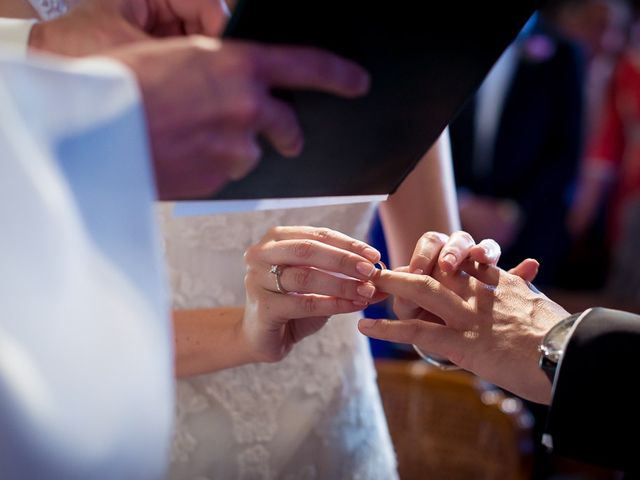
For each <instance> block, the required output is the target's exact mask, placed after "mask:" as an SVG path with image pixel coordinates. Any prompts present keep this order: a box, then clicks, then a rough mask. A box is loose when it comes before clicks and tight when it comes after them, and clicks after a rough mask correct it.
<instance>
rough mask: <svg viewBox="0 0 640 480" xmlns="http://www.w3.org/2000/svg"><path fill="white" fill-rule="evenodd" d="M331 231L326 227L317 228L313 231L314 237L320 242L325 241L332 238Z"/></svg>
mask: <svg viewBox="0 0 640 480" xmlns="http://www.w3.org/2000/svg"><path fill="white" fill-rule="evenodd" d="M332 233H333V232H332V231H331V230H330V229H328V228H318V229H317V230H315V231H314V235H313V236H314V237H315V238H316V239H317V240H318V241H320V242H326V241H327V240H330V239H331V238H332V236H333V235H332Z"/></svg>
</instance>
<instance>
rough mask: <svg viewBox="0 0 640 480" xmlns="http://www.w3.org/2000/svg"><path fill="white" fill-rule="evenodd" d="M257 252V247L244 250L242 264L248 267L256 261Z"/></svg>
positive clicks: (253, 246)
mask: <svg viewBox="0 0 640 480" xmlns="http://www.w3.org/2000/svg"><path fill="white" fill-rule="evenodd" d="M258 250H259V248H258V246H257V245H251V246H250V247H249V248H247V249H246V250H245V252H244V263H245V264H246V265H250V264H252V263H254V262H255V261H256V259H257V258H258Z"/></svg>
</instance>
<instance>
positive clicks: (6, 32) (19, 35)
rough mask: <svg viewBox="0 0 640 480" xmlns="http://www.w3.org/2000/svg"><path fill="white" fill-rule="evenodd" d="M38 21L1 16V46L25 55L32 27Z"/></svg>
mask: <svg viewBox="0 0 640 480" xmlns="http://www.w3.org/2000/svg"><path fill="white" fill-rule="evenodd" d="M36 22H37V20H33V19H30V20H23V19H16V18H0V46H2V47H3V48H7V49H12V50H13V51H14V52H16V53H18V54H20V55H22V56H25V55H26V54H27V50H28V48H29V35H30V34H31V28H32V27H33V25H34V24H35V23H36Z"/></svg>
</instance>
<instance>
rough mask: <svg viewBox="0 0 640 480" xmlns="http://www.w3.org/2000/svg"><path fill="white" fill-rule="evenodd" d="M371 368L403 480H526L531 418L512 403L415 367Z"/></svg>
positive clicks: (454, 376)
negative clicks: (376, 376)
mask: <svg viewBox="0 0 640 480" xmlns="http://www.w3.org/2000/svg"><path fill="white" fill-rule="evenodd" d="M376 368H377V370H378V384H379V386H380V392H381V396H382V401H383V404H384V409H385V413H386V416H387V421H388V423H389V429H390V432H391V437H392V439H393V442H394V446H395V449H396V454H397V456H398V463H399V471H400V477H401V478H402V479H403V480H412V479H438V480H522V479H526V478H529V472H530V471H531V464H530V462H531V456H530V455H531V451H532V440H531V431H530V427H531V422H532V419H531V417H530V415H529V414H528V413H527V412H526V411H525V410H524V409H523V407H522V404H521V402H520V401H519V400H516V399H514V398H509V397H507V396H505V395H504V394H503V393H502V392H500V391H497V390H495V389H493V388H491V387H490V386H488V385H487V384H484V383H482V382H481V381H480V380H478V379H477V378H476V377H474V376H473V375H470V374H468V373H465V372H442V371H440V370H437V369H435V368H433V367H430V366H428V365H426V364H425V363H424V362H421V361H415V362H414V361H377V362H376Z"/></svg>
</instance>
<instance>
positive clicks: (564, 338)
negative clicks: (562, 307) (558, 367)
mask: <svg viewBox="0 0 640 480" xmlns="http://www.w3.org/2000/svg"><path fill="white" fill-rule="evenodd" d="M581 315H582V314H581V313H577V314H575V315H571V316H570V317H567V318H565V319H564V320H562V321H560V322H559V323H557V324H556V325H555V326H554V327H553V328H552V329H551V330H549V332H548V333H547V335H546V336H545V337H544V341H543V342H542V350H543V352H544V354H545V356H546V357H547V358H548V359H549V360H551V361H553V362H556V363H557V362H558V361H559V360H560V357H562V354H563V353H564V349H565V347H566V346H567V342H568V341H569V334H570V333H571V330H572V328H573V325H574V324H575V323H576V320H578V318H580V316H581Z"/></svg>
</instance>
